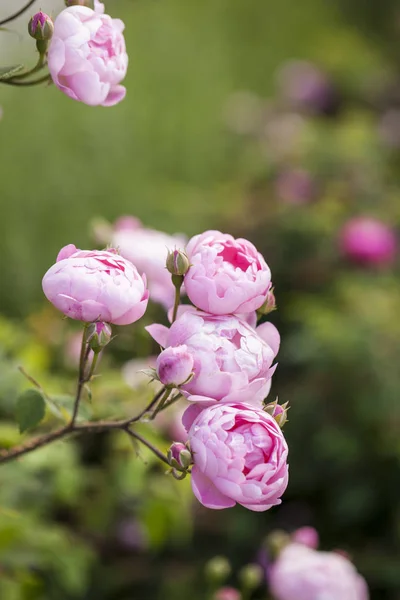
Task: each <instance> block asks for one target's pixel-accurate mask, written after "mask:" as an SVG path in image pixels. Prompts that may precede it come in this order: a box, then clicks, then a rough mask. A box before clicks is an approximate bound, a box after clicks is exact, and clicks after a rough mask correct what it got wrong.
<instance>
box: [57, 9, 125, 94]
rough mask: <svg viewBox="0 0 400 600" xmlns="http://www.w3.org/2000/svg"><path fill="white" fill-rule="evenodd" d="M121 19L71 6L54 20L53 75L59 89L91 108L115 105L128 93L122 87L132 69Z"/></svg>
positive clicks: (101, 11)
mask: <svg viewBox="0 0 400 600" xmlns="http://www.w3.org/2000/svg"><path fill="white" fill-rule="evenodd" d="M124 28H125V26H124V24H123V22H122V21H121V20H120V19H112V18H111V17H110V16H109V15H106V14H104V6H103V5H102V4H101V3H100V2H97V3H96V7H95V10H92V9H90V8H87V7H86V6H70V7H69V8H66V9H65V10H63V11H62V12H61V13H60V14H59V15H58V17H57V18H56V20H55V21H54V34H53V37H52V39H51V42H50V47H49V52H48V66H49V71H50V75H51V77H52V79H53V81H54V83H55V84H56V86H57V87H58V88H59V89H60V90H61V91H62V92H64V94H66V95H67V96H69V97H70V98H73V99H74V100H78V101H80V102H84V103H85V104H89V105H90V106H97V105H101V106H112V105H114V104H117V103H118V102H120V101H121V100H123V98H124V97H125V94H126V89H125V88H124V87H123V86H122V85H120V83H121V81H122V80H123V79H124V77H125V75H126V71H127V68H128V55H127V53H126V49H125V40H124V36H123V33H122V32H123V30H124Z"/></svg>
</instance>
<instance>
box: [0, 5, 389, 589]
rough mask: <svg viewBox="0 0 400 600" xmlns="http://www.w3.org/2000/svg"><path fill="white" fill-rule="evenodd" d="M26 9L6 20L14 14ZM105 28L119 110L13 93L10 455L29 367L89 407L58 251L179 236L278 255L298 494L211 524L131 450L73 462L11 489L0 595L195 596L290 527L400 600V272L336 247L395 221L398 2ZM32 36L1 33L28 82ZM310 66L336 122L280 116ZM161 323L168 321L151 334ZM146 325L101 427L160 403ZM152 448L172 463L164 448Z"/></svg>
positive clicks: (322, 116) (44, 453) (114, 379)
mask: <svg viewBox="0 0 400 600" xmlns="http://www.w3.org/2000/svg"><path fill="white" fill-rule="evenodd" d="M62 5H63V3H62V1H61V0H59V1H56V0H53V1H52V2H48V1H45V0H43V1H42V2H41V3H40V6H39V4H38V6H37V8H38V9H39V8H41V9H43V10H45V11H46V12H48V13H49V14H52V11H53V13H54V14H56V13H57V12H58V11H59V10H60V9H61V8H62ZM13 9H15V0H13V1H12V2H11V1H10V2H4V0H3V1H2V3H1V6H0V18H1V17H2V16H7V15H8V14H9V12H10V10H13ZM107 10H108V12H109V13H111V14H112V16H115V17H120V18H122V19H123V20H124V21H125V23H126V32H125V34H126V40H127V47H128V53H129V57H130V67H129V73H128V77H127V79H126V86H127V88H128V95H127V98H126V100H125V101H124V102H123V103H121V104H120V105H118V106H117V107H114V108H110V109H100V108H99V109H93V108H90V107H88V106H85V105H83V104H79V103H75V102H73V101H71V100H70V99H68V98H67V97H65V96H63V95H62V94H60V93H59V92H58V91H57V90H56V88H55V87H50V88H49V89H47V88H38V87H36V88H32V89H27V90H19V89H9V88H8V87H6V86H3V87H2V88H1V90H0V105H1V107H2V114H3V116H2V120H1V121H0V156H1V160H0V206H1V219H0V256H1V263H0V264H1V270H0V272H1V284H0V311H1V315H0V446H2V447H8V446H11V445H14V444H16V443H18V442H19V440H20V435H19V433H18V429H17V426H16V424H15V420H14V417H13V412H14V405H15V399H16V397H17V394H18V393H19V392H20V391H21V390H22V389H24V388H25V387H27V382H26V381H25V380H24V379H23V377H22V376H21V374H20V373H19V372H18V370H17V366H18V365H23V366H24V368H25V369H26V370H27V371H28V372H29V373H31V374H32V375H33V376H34V377H35V378H36V379H38V380H39V381H40V382H41V383H42V385H43V386H44V387H45V388H46V389H47V388H48V389H50V390H52V391H54V392H55V393H58V394H59V395H65V402H66V406H67V404H68V394H69V393H70V392H71V391H72V390H73V382H74V371H73V368H72V367H71V363H68V360H66V358H65V351H64V350H65V344H66V343H67V340H68V336H69V335H70V331H71V330H73V324H70V323H67V322H66V321H63V320H62V319H61V318H60V316H59V315H58V314H56V312H55V311H53V310H52V308H51V307H50V306H49V305H48V303H47V302H46V301H45V299H44V297H43V294H42V291H41V278H42V276H43V274H44V272H45V271H46V269H47V268H48V267H49V266H50V265H51V264H52V263H53V261H54V258H55V256H56V254H57V252H58V250H59V248H60V247H61V246H63V245H65V244H68V243H74V244H76V246H78V247H81V248H87V247H90V246H93V245H94V244H95V242H94V240H93V229H94V220H95V219H96V218H97V219H98V218H100V217H101V218H104V219H108V220H110V221H112V220H114V219H115V218H117V217H118V216H121V215H124V214H132V215H135V216H137V217H139V218H140V219H141V220H142V221H143V222H144V223H145V224H146V225H147V226H149V227H152V228H156V229H161V230H165V231H167V232H170V233H174V232H184V233H185V234H186V235H188V236H190V235H193V234H195V233H198V232H200V231H203V230H204V229H220V230H222V231H226V232H230V233H233V234H235V235H237V236H243V237H248V238H249V239H251V240H252V241H253V242H254V243H255V244H256V245H257V247H258V248H259V250H260V251H261V252H263V254H264V256H265V257H266V260H267V262H268V264H269V265H270V267H271V270H272V273H273V281H274V285H275V293H276V298H277V303H278V309H279V310H278V311H277V312H274V313H273V314H272V317H271V319H272V321H273V322H274V323H275V324H276V325H277V326H278V328H279V330H280V332H281V336H282V346H281V351H280V354H279V356H278V358H279V368H278V370H277V373H276V375H275V376H274V381H273V387H272V392H271V396H272V397H273V398H274V397H275V396H276V395H279V399H280V401H281V402H286V401H289V403H290V405H291V409H290V413H289V417H290V419H289V422H288V424H287V425H286V426H285V434H286V436H287V440H288V443H289V447H290V483H289V487H288V490H287V492H286V494H285V496H284V500H283V504H282V506H281V507H279V508H276V509H273V510H271V511H269V512H267V513H261V514H258V513H251V512H249V511H246V510H244V509H242V508H235V509H230V510H228V511H224V512H222V513H221V512H213V511H209V510H206V509H204V508H202V507H201V506H200V505H199V504H198V503H197V502H196V501H195V500H194V499H193V497H192V495H191V492H190V489H189V482H188V481H187V480H185V481H183V482H178V481H175V480H173V479H172V478H166V477H165V476H164V474H163V469H162V468H160V467H159V466H158V465H156V464H153V462H152V459H151V458H150V457H149V456H147V454H145V453H143V455H142V456H140V457H136V456H135V454H134V452H132V448H131V446H130V445H129V442H128V441H127V440H123V439H121V436H120V435H104V436H96V437H94V438H93V439H92V438H90V437H89V438H85V439H80V440H75V441H72V442H71V441H70V442H59V443H57V444H55V445H53V446H50V447H48V448H44V449H42V450H40V451H38V452H36V453H33V454H31V455H29V456H27V457H25V458H24V459H23V460H21V461H19V462H18V463H10V464H9V465H5V466H3V467H1V469H0V598H2V599H3V598H4V599H5V600H53V599H57V600H78V599H79V600H92V599H93V600H94V599H96V600H131V599H133V598H139V599H142V598H146V599H147V598H148V599H149V600H153V599H154V600H159V599H160V600H161V598H162V599H165V598H167V599H170V598H171V600H172V599H174V600H184V599H186V598H188V596H190V597H191V598H192V599H193V600H201V599H203V598H206V593H207V590H206V583H205V580H204V574H203V572H204V565H205V563H206V561H207V560H209V559H210V558H211V557H212V556H214V555H216V554H224V555H226V556H228V558H229V559H230V560H231V561H232V563H233V565H234V567H235V568H239V567H240V566H242V565H244V564H245V563H248V562H251V561H254V560H257V557H258V556H259V550H260V548H261V547H262V545H263V540H264V539H265V537H266V536H267V535H268V534H269V533H270V532H271V531H272V530H274V529H276V528H283V529H286V530H289V531H290V530H293V529H295V528H296V527H298V526H302V525H313V526H315V527H316V528H317V529H318V530H319V532H320V535H321V545H322V547H323V548H326V549H331V548H342V549H344V550H346V551H348V552H349V553H350V554H351V556H352V557H353V559H354V562H355V563H356V565H357V567H358V569H359V570H360V571H361V573H362V574H363V575H365V577H366V578H367V580H368V583H369V585H370V589H371V597H372V600H399V599H400V568H399V556H400V500H399V489H400V464H399V460H400V435H399V434H400V402H399V392H400V374H399V356H400V320H399V310H400V286H399V268H398V264H394V265H390V266H387V267H385V268H379V269H378V268H365V267H364V268H362V267H360V266H357V265H354V264H352V263H351V262H350V261H349V260H348V259H346V257H344V256H343V255H342V254H341V253H340V248H339V243H338V238H339V231H340V228H341V227H342V225H343V224H344V223H345V222H346V221H347V220H348V219H349V218H350V217H352V216H355V215H360V214H367V215H371V216H374V217H378V218H380V219H382V220H383V221H385V222H387V223H389V224H390V225H391V226H393V227H394V228H398V226H399V223H400V150H399V149H400V77H399V59H400V54H399V36H400V10H399V7H398V6H397V2H396V0H381V1H380V2H379V3H372V2H370V1H369V0H352V2H348V1H346V0H343V1H339V0H338V1H332V2H325V1H324V0H303V2H301V3H298V2H295V1H294V0H280V2H276V3H270V2H267V1H266V0H264V1H260V0H246V1H244V0H202V1H201V2H199V1H195V0H189V1H188V0H115V1H112V0H110V1H109V2H108V3H107ZM32 12H33V11H32ZM26 25H27V17H24V18H21V19H19V20H18V21H17V22H16V24H15V27H14V24H13V28H12V29H13V30H16V31H18V32H20V33H21V35H22V36H23V38H24V39H22V38H21V36H18V35H17V34H16V33H10V32H5V31H2V32H0V36H1V37H0V48H1V56H2V64H4V65H5V64H11V63H13V62H15V61H17V62H18V60H20V59H22V60H23V61H24V62H25V63H29V61H31V62H32V63H33V61H34V54H33V41H32V40H30V39H28V36H27V35H25V31H26ZM295 59H296V60H299V59H301V60H307V61H311V62H312V63H313V64H315V65H316V66H317V67H318V68H319V69H321V70H322V72H324V73H326V76H327V78H328V82H329V86H330V93H331V95H330V101H329V102H328V104H326V105H324V106H323V107H322V108H321V106H320V105H319V104H318V102H317V103H316V105H312V103H311V105H310V106H308V107H306V108H305V107H304V106H303V107H300V108H299V107H298V106H297V107H295V108H294V107H293V106H291V105H290V102H288V98H287V97H285V94H284V90H282V85H281V84H280V83H279V82H280V81H282V75H281V77H279V73H281V74H282V67H283V66H284V64H286V63H287V61H291V60H295ZM299 173H301V177H300V180H299V177H298V175H299ZM304 174H306V176H305V178H304ZM299 181H300V182H299ZM304 181H306V184H304ZM304 185H305V186H306V187H305V188H304ZM304 189H305V191H304ZM97 223H98V222H97ZM156 317H158V318H160V319H163V318H164V319H165V317H164V316H163V314H162V311H161V309H160V308H157V307H156V306H153V307H152V308H151V310H150V311H149V312H148V314H147V315H146V316H145V318H144V321H146V322H150V321H151V320H152V319H154V318H156ZM143 324H144V322H143V321H142V322H140V324H137V325H136V326H134V327H129V328H125V329H124V331H121V332H118V333H119V335H118V337H117V338H116V340H115V342H113V344H112V345H111V346H110V349H109V350H107V354H106V356H105V357H104V358H103V360H102V364H101V372H102V377H101V378H100V379H99V380H98V381H96V382H95V384H94V385H93V401H92V406H88V410H92V411H95V412H96V414H100V415H101V414H115V415H117V416H118V415H119V414H121V412H122V413H123V412H124V411H128V410H129V407H132V406H135V405H136V403H138V402H141V401H142V399H143V395H145V394H146V393H147V392H146V388H145V387H144V386H143V385H142V383H141V382H139V383H138V382H137V381H136V379H135V378H133V376H132V365H131V368H130V369H129V368H128V369H127V368H126V366H125V368H124V370H123V372H121V369H122V367H123V365H126V363H127V361H130V360H132V359H142V358H144V359H145V360H146V357H147V356H148V355H149V354H151V353H152V352H154V351H156V348H154V346H153V345H152V343H151V340H150V339H149V336H147V335H146V334H145V333H144V332H143ZM136 364H139V363H136ZM139 368H141V366H140V367H139ZM121 373H122V374H121ZM127 373H128V374H127ZM133 379H134V381H133ZM132 388H135V389H132ZM152 435H153V436H154V439H155V440H156V441H157V442H158V443H159V444H160V445H161V446H162V445H164V447H165V448H166V447H167V445H168V441H167V440H168V435H167V434H166V431H154V432H153V434H152ZM232 581H233V582H234V578H233V579H232ZM257 594H258V595H257ZM254 598H265V591H263V590H262V589H260V590H259V591H258V592H257V593H256V594H255V596H254Z"/></svg>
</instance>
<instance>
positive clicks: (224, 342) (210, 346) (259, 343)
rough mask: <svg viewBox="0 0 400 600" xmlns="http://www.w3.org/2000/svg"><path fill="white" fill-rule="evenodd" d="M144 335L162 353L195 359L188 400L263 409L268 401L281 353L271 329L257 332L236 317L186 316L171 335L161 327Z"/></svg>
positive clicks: (187, 386)
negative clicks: (180, 351)
mask: <svg viewBox="0 0 400 600" xmlns="http://www.w3.org/2000/svg"><path fill="white" fill-rule="evenodd" d="M146 329H147V331H148V332H149V333H150V335H151V336H152V337H153V338H154V339H155V340H156V342H157V343H158V344H160V346H162V347H163V348H169V347H180V346H182V345H183V346H185V352H187V353H188V354H191V355H192V357H193V361H194V363H193V373H194V376H193V378H192V379H191V380H190V381H189V382H188V383H186V384H185V385H183V386H182V387H181V390H182V392H183V393H184V394H185V395H186V396H187V397H188V399H189V400H191V401H195V402H210V398H213V400H214V401H215V400H217V401H223V402H251V403H254V404H261V402H262V401H263V400H264V398H265V397H266V396H267V395H268V392H269V389H270V386H271V381H270V380H271V377H272V375H273V373H274V371H275V367H272V368H271V365H272V361H273V360H274V358H275V356H276V354H277V352H278V349H279V333H278V331H277V329H276V328H275V327H274V326H273V325H272V323H265V324H263V325H260V327H258V328H257V329H253V328H252V327H251V326H250V325H248V323H246V322H245V321H242V320H241V319H239V318H238V317H236V316H234V315H220V316H217V315H209V314H207V313H203V312H200V311H196V312H194V311H193V310H188V311H186V312H183V313H182V314H181V316H180V317H179V318H178V319H177V320H176V321H175V322H174V323H173V324H172V325H171V327H170V328H169V329H168V328H167V327H165V326H164V325H158V324H154V325H150V326H149V327H147V328H146ZM161 356H162V355H161Z"/></svg>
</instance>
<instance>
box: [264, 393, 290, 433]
mask: <svg viewBox="0 0 400 600" xmlns="http://www.w3.org/2000/svg"><path fill="white" fill-rule="evenodd" d="M264 410H265V412H267V413H268V414H270V415H271V417H274V419H275V421H276V422H277V423H278V425H279V427H280V428H281V429H282V427H283V426H284V424H285V423H286V421H287V420H288V419H287V412H288V410H289V402H285V404H278V398H277V399H276V400H275V402H270V403H269V404H267V405H266V406H265V408H264Z"/></svg>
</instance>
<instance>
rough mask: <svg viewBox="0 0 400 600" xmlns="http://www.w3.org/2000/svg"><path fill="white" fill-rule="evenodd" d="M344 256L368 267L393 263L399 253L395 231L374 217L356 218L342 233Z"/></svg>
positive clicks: (346, 225) (340, 242) (341, 242)
mask: <svg viewBox="0 0 400 600" xmlns="http://www.w3.org/2000/svg"><path fill="white" fill-rule="evenodd" d="M339 244H340V248H341V251H342V254H344V255H345V256H347V257H348V258H349V259H351V260H353V261H355V262H359V263H364V264H366V265H368V264H370V265H385V264H388V263H391V262H393V260H394V258H395V256H396V253H397V239H396V235H395V233H394V231H393V230H392V229H391V228H390V227H389V226H388V225H386V224H385V223H383V222H382V221H379V220H378V219H374V218H372V217H355V218H354V219H351V220H350V221H348V222H347V223H346V224H345V225H344V227H343V228H342V230H341V232H340V238H339Z"/></svg>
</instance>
